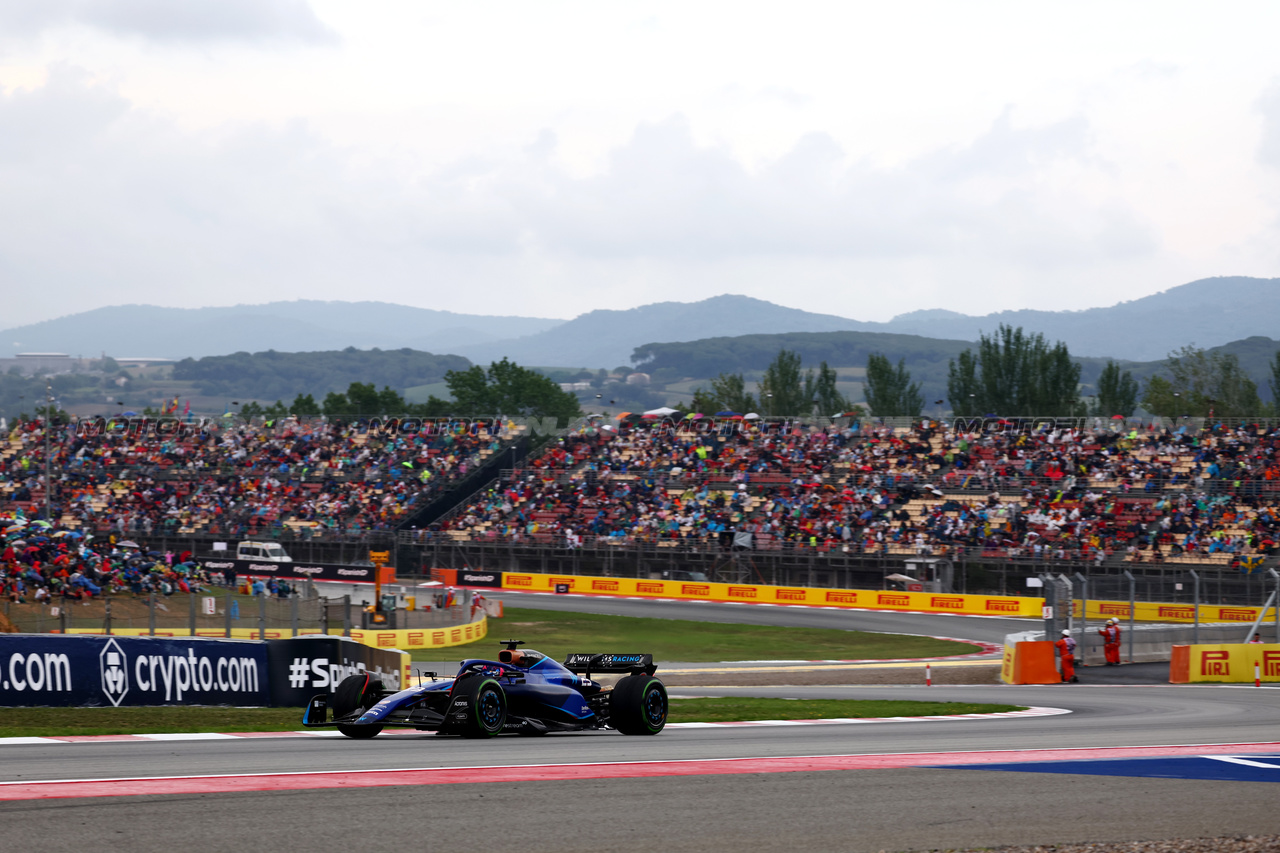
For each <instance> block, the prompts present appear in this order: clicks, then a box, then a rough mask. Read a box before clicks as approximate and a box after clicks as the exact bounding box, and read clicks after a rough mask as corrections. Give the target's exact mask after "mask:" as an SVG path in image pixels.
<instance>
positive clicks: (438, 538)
mask: <svg viewBox="0 0 1280 853" xmlns="http://www.w3.org/2000/svg"><path fill="white" fill-rule="evenodd" d="M499 423H502V422H499ZM957 425H960V427H961V428H960V429H959V430H957V428H956V427H957ZM667 426H668V425H659V424H654V423H651V422H648V421H645V420H642V419H636V418H627V419H623V420H622V421H621V422H618V423H616V424H615V423H612V422H606V421H605V420H603V419H594V420H591V421H586V422H580V423H578V424H575V425H573V426H572V427H571V428H570V429H569V430H567V431H564V432H563V433H562V434H561V435H560V436H558V437H557V438H556V439H555V440H554V441H552V442H551V443H550V444H548V445H547V446H546V447H545V448H544V449H543V450H542V452H540V453H538V454H537V455H535V456H532V457H530V458H529V459H527V460H526V461H525V463H524V465H523V466H522V467H520V468H518V469H515V470H512V469H511V468H510V465H509V464H508V465H502V464H501V463H502V462H503V461H504V460H506V459H507V458H508V457H507V456H506V455H505V452H506V450H507V449H508V448H512V447H515V446H516V444H517V443H519V442H520V441H522V440H526V441H527V435H526V429H525V428H524V427H520V426H517V425H516V424H514V423H511V422H507V423H505V424H504V425H503V426H501V427H499V428H493V427H490V428H489V429H476V430H466V429H463V430H456V431H443V432H440V433H436V434H411V435H404V434H396V433H394V432H390V433H388V432H379V431H377V430H370V429H368V428H367V424H366V423H364V422H360V421H352V422H347V423H331V422H326V421H324V420H315V421H309V422H308V421H300V420H296V419H290V420H289V421H286V422H283V423H279V424H272V425H270V426H268V425H263V424H258V425H236V426H234V427H226V428H212V429H205V430H199V431H193V432H189V433H182V432H179V433H178V434H176V435H166V436H161V435H156V434H154V433H149V432H146V431H142V432H141V433H139V434H134V435H128V434H101V435H89V434H85V433H84V432H83V431H82V432H77V430H76V429H74V428H62V429H60V430H59V429H56V428H55V431H54V433H51V434H50V436H49V447H50V458H49V464H50V468H51V471H52V480H53V484H54V493H53V494H52V495H51V496H50V497H51V501H50V502H51V506H52V509H53V512H52V518H51V519H49V520H50V521H51V522H52V523H54V524H56V525H57V526H58V527H59V528H60V529H62V530H64V531H67V532H84V533H92V534H94V535H96V536H99V537H101V536H109V535H116V536H117V537H126V536H127V537H132V538H139V537H142V538H147V539H150V540H159V541H163V542H165V543H167V547H170V548H179V549H183V550H193V551H196V552H199V551H200V550H201V549H202V547H206V548H207V543H208V542H209V541H212V540H218V539H221V540H227V539H234V538H242V537H252V538H268V537H270V538H283V539H292V540H294V541H295V542H306V543H311V544H312V545H314V546H317V547H319V545H321V544H328V543H332V544H333V545H334V546H335V547H336V546H337V545H339V544H341V543H347V542H362V541H364V542H368V541H379V542H387V541H391V542H393V544H394V546H395V547H397V548H398V549H401V551H402V553H400V554H399V555H398V556H399V561H400V562H401V563H402V564H405V565H420V566H427V567H429V566H450V565H451V566H463V565H472V566H475V565H490V566H496V565H497V564H499V563H500V564H501V567H506V566H510V567H519V568H529V567H534V568H536V569H538V570H554V571H582V572H594V571H601V572H610V573H612V572H625V573H636V574H653V573H660V572H671V571H681V570H688V569H689V568H691V567H694V566H695V564H696V568H697V569H698V570H699V571H704V572H706V573H707V574H709V575H712V576H715V577H721V578H723V579H729V580H735V579H746V578H748V577H751V578H754V579H756V580H771V581H777V582H783V583H802V582H804V583H810V582H811V583H813V584H815V585H837V584H843V585H867V584H871V585H880V584H881V583H882V580H881V579H882V578H883V576H884V575H885V574H888V573H889V570H891V569H893V568H894V567H900V566H901V565H902V564H903V561H905V560H908V559H916V558H921V557H930V558H938V559H944V560H948V561H951V562H953V563H955V564H957V565H959V566H961V567H962V571H961V572H960V577H961V578H962V580H961V583H967V580H965V579H966V578H968V576H969V575H970V574H972V575H974V578H975V583H977V584H979V585H981V586H982V587H983V588H988V589H999V591H1001V592H1006V591H1008V590H1007V588H1008V587H1009V586H1010V585H1011V584H1012V585H1014V586H1017V584H1018V583H1019V580H1020V577H1021V576H1025V575H1028V574H1033V573H1036V572H1038V571H1041V572H1042V571H1046V570H1055V571H1059V570H1061V571H1065V570H1068V569H1074V568H1082V569H1086V570H1089V571H1094V572H1120V571H1124V570H1126V569H1128V570H1133V571H1138V572H1140V573H1144V574H1147V575H1150V574H1152V573H1159V574H1160V575H1161V576H1163V575H1167V574H1169V573H1170V572H1179V571H1185V570H1187V569H1197V568H1198V569H1211V570H1217V571H1218V572H1219V573H1222V574H1233V575H1237V576H1239V575H1250V574H1260V573H1261V572H1263V571H1265V569H1266V568H1268V567H1270V566H1272V565H1273V564H1274V563H1275V561H1276V554H1277V548H1278V547H1280V546H1278V545H1277V542H1278V540H1277V532H1278V530H1280V460H1278V459H1277V457H1276V451H1277V448H1278V447H1280V430H1278V429H1277V427H1276V426H1275V425H1272V424H1248V423H1237V424H1232V425H1230V426H1227V425H1215V426H1212V427H1209V428H1189V427H1187V426H1186V425H1183V426H1179V427H1176V428H1175V427H1172V426H1169V425H1163V424H1154V423H1149V422H1148V423H1142V424H1136V423H1134V422H1128V423H1124V422H1121V423H1118V424H1115V423H1111V422H1103V423H1098V424H1095V425H1094V426H1093V427H1089V428H1086V427H1084V426H1083V425H1079V426H1068V427H1060V426H1057V425H1054V424H1052V423H1050V424H1046V425H1044V426H1042V427H1041V428H1038V429H1026V428H1016V429H1008V430H1001V429H999V428H998V427H997V428H995V429H992V428H990V427H987V428H975V427H974V425H963V424H961V423H960V422H956V423H954V424H952V425H950V426H948V425H946V424H942V423H939V422H936V421H931V420H927V419H926V420H920V421H918V422H909V421H908V422H904V423H899V424H897V425H879V424H870V425H860V424H858V423H856V422H851V421H847V420H845V421H835V422H833V421H825V422H821V421H819V422H812V423H800V422H787V423H770V422H765V421H756V422H751V421H739V422H737V423H732V424H729V426H730V428H729V429H705V430H703V431H701V432H698V431H693V430H692V429H687V430H680V429H670V428H666V427H667ZM968 429H972V431H966V430H968ZM45 444H46V442H45V436H44V433H43V429H42V426H41V424H39V423H38V422H36V423H25V424H22V425H20V426H19V427H18V428H17V429H15V430H14V431H13V432H12V433H11V434H10V435H9V436H8V439H7V442H6V443H5V444H4V445H2V446H0V477H2V479H0V514H5V515H10V516H18V515H21V516H24V517H26V518H28V519H38V518H41V517H42V512H43V505H44V499H45V495H44V476H43V469H44V462H45V458H44V452H45V450H44V448H45ZM521 455H523V453H522V454H521ZM500 468H506V469H507V470H505V471H504V472H502V475H501V476H500V477H499V476H498V471H499V469H500ZM465 494H470V497H469V498H468V499H466V500H463V501H461V502H459V500H458V497H459V496H460V495H465ZM445 495H448V496H449V499H448V500H445V499H444V497H445ZM454 503H457V504H458V505H457V506H456V507H454V508H452V509H451V510H450V511H448V512H447V513H445V512H444V510H445V509H447V508H448V506H446V505H452V504H454ZM427 506H432V507H433V508H434V509H433V512H431V513H429V514H424V512H423V510H424V508H425V507H427ZM436 516H441V517H440V518H439V520H438V521H435V523H428V522H430V521H433V520H434V518H435V517H436ZM326 556H328V558H329V559H333V558H334V556H333V552H332V551H329V552H326ZM970 566H972V567H975V570H974V571H972V572H971V571H969V570H968V568H967V567H970ZM993 572H994V574H992V573H993ZM993 578H995V579H993Z"/></svg>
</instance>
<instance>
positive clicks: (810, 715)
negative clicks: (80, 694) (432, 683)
mask: <svg viewBox="0 0 1280 853" xmlns="http://www.w3.org/2000/svg"><path fill="white" fill-rule="evenodd" d="M1018 709H1019V706H1015V705H972V704H962V703H959V702H897V701H885V700H870V701H863V700H854V699H833V700H817V699H802V700H791V699H752V698H737V697H735V698H728V699H672V700H671V710H670V714H669V716H668V720H669V721H670V722H673V723H693V722H730V721H738V720H816V719H823V718H832V717H917V716H932V715H937V714H983V713H994V712H999V711H1015V710H1018ZM301 728H302V709H301V708H214V707H192V706H187V707H157V708H5V709H4V712H3V714H0V737H59V736H63V737H66V736H74V735H116V734H164V733H181V732H288V731H297V730H298V729H301Z"/></svg>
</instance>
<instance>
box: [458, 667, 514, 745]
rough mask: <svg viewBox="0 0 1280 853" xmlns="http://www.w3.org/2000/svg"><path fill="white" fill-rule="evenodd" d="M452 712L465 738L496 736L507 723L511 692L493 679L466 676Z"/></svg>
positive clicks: (460, 685) (459, 685)
mask: <svg viewBox="0 0 1280 853" xmlns="http://www.w3.org/2000/svg"><path fill="white" fill-rule="evenodd" d="M464 702H465V707H463V704H461V703H464ZM449 715H450V717H451V718H452V719H451V720H450V722H452V723H454V727H455V728H456V730H457V732H458V733H459V734H460V735H462V736H463V737H469V738H486V737H493V736H494V735H496V734H499V733H500V732H501V731H502V727H503V726H505V725H506V723H507V691H505V690H503V689H502V685H501V684H499V683H498V682H497V680H496V679H493V678H486V677H478V678H477V677H472V678H467V679H463V681H462V682H461V683H460V684H458V685H457V686H456V687H455V688H454V691H453V702H452V704H451V706H450V709H449Z"/></svg>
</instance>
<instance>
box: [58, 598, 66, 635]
mask: <svg viewBox="0 0 1280 853" xmlns="http://www.w3.org/2000/svg"><path fill="white" fill-rule="evenodd" d="M58 629H59V633H61V634H63V635H65V634H66V633H67V603H66V602H65V601H64V602H63V603H62V606H61V607H59V608H58Z"/></svg>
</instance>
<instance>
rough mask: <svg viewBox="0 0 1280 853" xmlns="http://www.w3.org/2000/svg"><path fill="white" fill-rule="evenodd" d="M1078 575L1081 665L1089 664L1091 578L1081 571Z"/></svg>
mask: <svg viewBox="0 0 1280 853" xmlns="http://www.w3.org/2000/svg"><path fill="white" fill-rule="evenodd" d="M1076 577H1077V578H1079V579H1080V665H1081V666H1088V664H1087V663H1085V661H1084V654H1085V644H1086V643H1088V641H1089V579H1088V578H1087V577H1085V576H1084V575H1082V574H1080V573H1079V572H1076Z"/></svg>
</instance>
